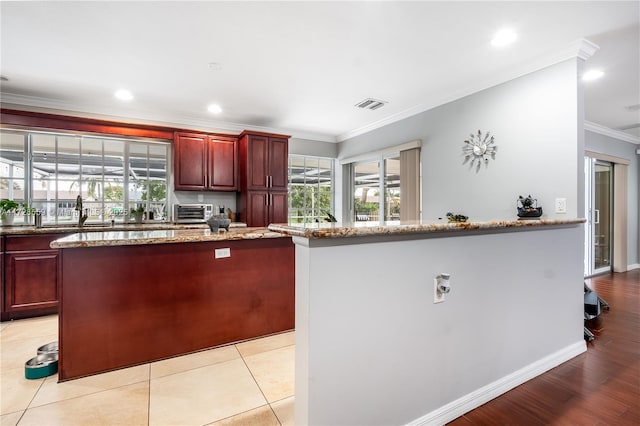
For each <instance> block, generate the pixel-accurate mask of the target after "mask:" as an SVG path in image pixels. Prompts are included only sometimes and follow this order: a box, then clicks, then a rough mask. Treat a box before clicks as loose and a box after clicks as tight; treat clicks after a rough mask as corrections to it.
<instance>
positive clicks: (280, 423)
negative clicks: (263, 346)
mask: <svg viewBox="0 0 640 426" xmlns="http://www.w3.org/2000/svg"><path fill="white" fill-rule="evenodd" d="M233 346H234V347H235V348H236V350H237V351H238V353H239V354H240V358H241V359H242V362H243V363H244V366H245V367H246V368H247V371H248V372H249V374H251V378H252V379H253V381H254V382H255V384H256V386H257V387H258V389H259V390H260V393H261V394H262V397H263V398H264V400H265V402H266V403H267V405H268V406H269V410H271V413H272V414H273V416H274V417H275V418H276V420H277V421H278V424H279V425H280V426H282V422H281V421H280V418H279V417H278V415H277V414H276V412H275V411H273V407H272V406H271V403H270V402H269V399H268V398H267V396H266V395H265V394H264V391H263V390H262V388H261V387H260V384H259V383H258V381H257V380H256V377H255V376H254V375H253V371H251V368H249V365H248V364H247V361H246V360H245V359H244V356H243V355H242V353H241V352H240V350H239V349H238V347H237V345H233ZM265 352H269V351H265ZM261 353H262V352H261ZM254 355H255V354H254ZM256 408H257V407H256Z"/></svg>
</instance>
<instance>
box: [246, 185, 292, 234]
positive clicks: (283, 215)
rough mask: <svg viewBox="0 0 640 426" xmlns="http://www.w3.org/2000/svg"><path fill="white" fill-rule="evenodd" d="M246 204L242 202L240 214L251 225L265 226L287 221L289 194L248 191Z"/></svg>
mask: <svg viewBox="0 0 640 426" xmlns="http://www.w3.org/2000/svg"><path fill="white" fill-rule="evenodd" d="M242 197H243V200H242V201H245V202H246V204H245V205H244V206H243V205H242V204H240V216H241V218H242V217H243V215H244V219H242V220H243V221H245V222H247V224H250V225H249V226H260V227H265V226H268V225H269V224H270V223H287V220H288V219H287V212H288V208H289V207H288V194H287V193H286V192H275V191H247V193H246V194H244V195H243V196H242Z"/></svg>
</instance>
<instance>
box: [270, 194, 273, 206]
mask: <svg viewBox="0 0 640 426" xmlns="http://www.w3.org/2000/svg"><path fill="white" fill-rule="evenodd" d="M271 197H273V195H272V194H269V205H270V206H272V205H273V198H271Z"/></svg>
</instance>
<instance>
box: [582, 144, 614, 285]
mask: <svg viewBox="0 0 640 426" xmlns="http://www.w3.org/2000/svg"><path fill="white" fill-rule="evenodd" d="M585 188H586V197H585V200H586V203H587V205H586V209H585V211H586V212H587V226H586V227H585V232H586V235H585V275H586V276H589V275H594V274H599V273H603V272H608V271H611V259H612V249H611V248H612V238H611V237H612V229H613V226H612V225H613V208H612V206H613V202H612V201H613V190H612V189H613V165H612V164H611V163H607V162H603V161H599V160H595V159H593V158H589V157H586V158H585Z"/></svg>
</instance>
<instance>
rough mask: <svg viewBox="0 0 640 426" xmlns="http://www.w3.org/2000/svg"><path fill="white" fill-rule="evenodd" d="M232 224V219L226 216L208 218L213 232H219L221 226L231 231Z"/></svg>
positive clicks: (208, 223)
mask: <svg viewBox="0 0 640 426" xmlns="http://www.w3.org/2000/svg"><path fill="white" fill-rule="evenodd" d="M230 224H231V219H229V218H228V217H226V216H211V217H210V218H209V220H207V225H209V228H211V230H212V231H213V232H218V230H219V229H220V228H223V229H225V230H226V231H229V225H230Z"/></svg>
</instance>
